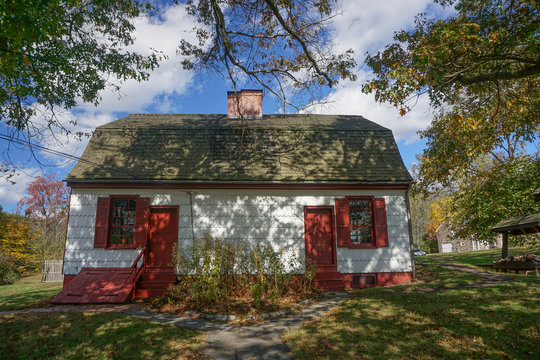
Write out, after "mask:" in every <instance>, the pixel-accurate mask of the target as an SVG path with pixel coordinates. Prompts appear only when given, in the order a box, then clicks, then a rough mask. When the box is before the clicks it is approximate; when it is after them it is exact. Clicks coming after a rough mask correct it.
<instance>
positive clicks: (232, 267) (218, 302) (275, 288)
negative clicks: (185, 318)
mask: <svg viewBox="0 0 540 360" xmlns="http://www.w3.org/2000/svg"><path fill="white" fill-rule="evenodd" d="M176 253H177V254H178V257H177V258H176V257H174V256H173V265H174V266H175V267H176V268H177V269H178V274H179V275H178V283H177V284H176V285H174V286H171V287H170V288H169V289H168V292H167V294H166V295H165V296H164V297H162V298H161V299H158V300H157V301H156V302H155V303H154V305H156V307H162V306H163V304H164V303H166V304H171V305H172V306H175V307H177V308H178V307H179V308H180V309H181V310H194V311H212V312H227V313H248V312H251V311H252V310H259V311H260V310H263V309H276V308H279V307H280V306H282V305H283V302H284V299H286V301H294V300H293V299H299V298H305V297H307V296H310V295H313V294H314V291H315V289H314V287H313V278H314V277H315V267H314V266H313V265H309V264H308V266H306V271H305V273H304V274H303V275H295V274H291V273H287V272H286V269H296V271H294V272H300V271H298V270H300V269H301V268H302V265H301V264H300V262H299V261H298V259H297V258H296V257H294V256H291V255H289V256H288V257H287V263H285V262H284V258H285V257H284V256H283V255H284V254H283V251H276V250H274V249H273V248H272V247H271V246H270V245H268V244H259V245H256V246H248V245H245V244H240V243H233V242H229V241H226V240H224V239H219V238H218V239H214V238H212V237H211V236H209V235H206V236H204V237H202V238H198V239H195V241H194V242H193V244H192V245H191V246H188V247H186V248H181V249H175V251H174V252H173V254H176Z"/></svg>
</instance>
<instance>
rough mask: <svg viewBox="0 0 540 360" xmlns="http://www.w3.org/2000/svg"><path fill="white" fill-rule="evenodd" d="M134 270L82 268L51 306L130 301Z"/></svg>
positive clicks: (53, 300)
mask: <svg viewBox="0 0 540 360" xmlns="http://www.w3.org/2000/svg"><path fill="white" fill-rule="evenodd" d="M136 270H137V269H134V268H83V269H82V270H81V271H80V272H79V273H78V274H77V275H76V276H75V277H74V278H73V279H72V280H71V281H70V282H69V283H68V284H67V285H66V286H65V287H64V288H63V289H62V291H60V293H59V294H58V295H56V296H55V297H54V298H53V299H52V300H51V302H52V303H53V304H98V303H99V304H102V303H109V304H118V303H124V302H126V301H127V300H129V299H131V295H132V293H133V285H134V281H135V276H136Z"/></svg>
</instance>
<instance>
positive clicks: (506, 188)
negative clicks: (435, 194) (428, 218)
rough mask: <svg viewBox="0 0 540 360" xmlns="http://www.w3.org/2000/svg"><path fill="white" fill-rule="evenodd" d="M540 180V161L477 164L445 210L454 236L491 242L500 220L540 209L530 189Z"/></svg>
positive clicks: (461, 183) (536, 159)
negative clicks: (496, 164)
mask: <svg viewBox="0 0 540 360" xmlns="http://www.w3.org/2000/svg"><path fill="white" fill-rule="evenodd" d="M539 179H540V160H539V159H538V158H537V157H536V158H532V159H531V158H530V157H526V156H525V157H523V158H518V159H515V160H513V161H511V162H507V163H504V164H500V165H498V166H493V164H492V163H491V162H489V161H487V162H486V163H484V164H482V165H477V171H476V174H475V176H470V177H467V178H466V179H464V181H462V182H460V183H458V184H457V188H456V189H455V192H454V194H453V196H452V197H451V200H450V201H448V202H447V204H446V209H447V214H448V218H449V219H450V221H449V225H450V228H451V229H452V230H453V231H454V232H455V234H456V236H457V237H460V238H466V237H470V236H473V237H475V238H476V239H477V240H486V241H493V239H494V238H495V234H494V233H493V232H491V227H493V226H494V225H495V224H496V223H497V222H499V221H500V220H503V219H506V218H509V217H512V216H524V215H529V214H534V213H538V212H540V206H539V205H537V204H535V203H534V197H533V191H534V190H535V188H536V187H537V186H538V181H539Z"/></svg>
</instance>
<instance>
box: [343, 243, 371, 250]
mask: <svg viewBox="0 0 540 360" xmlns="http://www.w3.org/2000/svg"><path fill="white" fill-rule="evenodd" d="M340 247H343V248H347V249H376V248H377V246H375V245H373V244H347V245H345V246H340Z"/></svg>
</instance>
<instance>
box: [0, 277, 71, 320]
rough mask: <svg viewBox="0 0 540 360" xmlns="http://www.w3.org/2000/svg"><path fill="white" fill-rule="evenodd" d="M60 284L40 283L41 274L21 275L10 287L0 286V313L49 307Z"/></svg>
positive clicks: (60, 286) (59, 288)
mask: <svg viewBox="0 0 540 360" xmlns="http://www.w3.org/2000/svg"><path fill="white" fill-rule="evenodd" d="M61 289H62V283H42V282H41V274H31V275H23V277H22V278H21V280H20V281H18V282H16V283H15V284H12V285H2V286H0V311H8V310H20V309H28V308H36V307H45V306H50V304H49V301H50V300H51V299H52V298H53V296H55V295H56V294H58V292H59V291H60V290H61Z"/></svg>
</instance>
